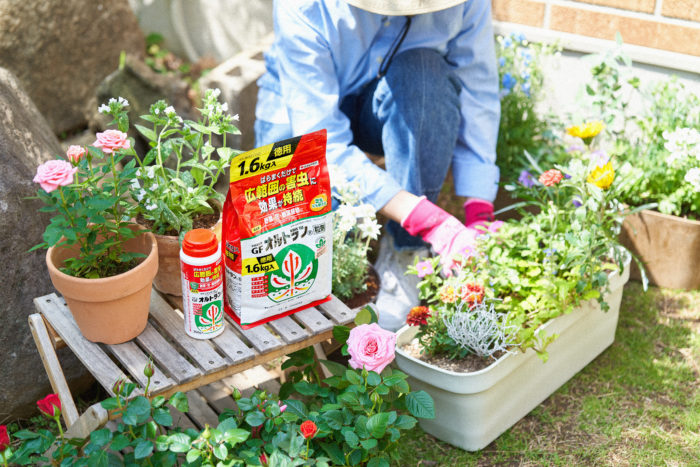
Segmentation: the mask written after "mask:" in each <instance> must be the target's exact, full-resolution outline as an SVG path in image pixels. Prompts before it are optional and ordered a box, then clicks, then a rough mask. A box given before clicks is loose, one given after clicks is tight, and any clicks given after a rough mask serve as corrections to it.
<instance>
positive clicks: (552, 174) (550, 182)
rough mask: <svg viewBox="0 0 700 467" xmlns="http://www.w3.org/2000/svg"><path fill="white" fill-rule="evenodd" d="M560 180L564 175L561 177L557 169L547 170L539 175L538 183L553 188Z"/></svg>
mask: <svg viewBox="0 0 700 467" xmlns="http://www.w3.org/2000/svg"><path fill="white" fill-rule="evenodd" d="M562 178H564V175H562V173H561V172H560V171H558V170H557V169H549V170H548V171H546V172H545V173H543V174H542V175H540V178H539V181H540V183H541V184H542V185H544V186H554V185H556V184H557V183H559V182H561V179H562Z"/></svg>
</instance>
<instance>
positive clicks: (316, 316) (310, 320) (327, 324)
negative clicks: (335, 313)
mask: <svg viewBox="0 0 700 467" xmlns="http://www.w3.org/2000/svg"><path fill="white" fill-rule="evenodd" d="M293 316H294V317H295V318H296V319H298V320H299V321H301V324H303V325H304V327H305V328H306V329H308V330H309V331H310V332H311V333H312V334H318V333H319V332H323V331H327V330H329V329H332V328H333V322H332V321H330V320H329V319H328V318H326V317H325V316H323V315H322V314H321V312H320V311H318V310H317V309H316V308H314V307H311V308H306V309H305V310H301V311H297V312H296V313H294V315H293Z"/></svg>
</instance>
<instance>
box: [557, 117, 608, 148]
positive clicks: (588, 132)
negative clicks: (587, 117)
mask: <svg viewBox="0 0 700 467" xmlns="http://www.w3.org/2000/svg"><path fill="white" fill-rule="evenodd" d="M603 128H605V123H603V122H601V121H600V120H596V121H593V122H585V123H582V124H581V125H574V126H570V127H569V128H567V129H566V132H567V133H568V134H570V135H571V136H576V137H578V138H581V139H582V140H583V142H584V143H586V144H591V141H592V140H593V138H595V137H596V136H597V135H598V133H600V132H601V131H603Z"/></svg>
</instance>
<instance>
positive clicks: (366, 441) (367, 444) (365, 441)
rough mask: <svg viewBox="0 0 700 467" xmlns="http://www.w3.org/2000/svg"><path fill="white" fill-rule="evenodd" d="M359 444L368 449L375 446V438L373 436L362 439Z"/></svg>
mask: <svg viewBox="0 0 700 467" xmlns="http://www.w3.org/2000/svg"><path fill="white" fill-rule="evenodd" d="M360 445H361V446H362V447H363V448H365V449H367V450H368V451H369V450H370V449H374V448H376V447H377V440H376V439H374V438H370V439H363V440H361V441H360Z"/></svg>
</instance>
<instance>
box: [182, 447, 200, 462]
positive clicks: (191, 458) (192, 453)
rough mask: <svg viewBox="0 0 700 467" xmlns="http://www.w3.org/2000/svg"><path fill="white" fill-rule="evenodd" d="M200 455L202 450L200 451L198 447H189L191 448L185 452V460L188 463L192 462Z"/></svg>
mask: <svg viewBox="0 0 700 467" xmlns="http://www.w3.org/2000/svg"><path fill="white" fill-rule="evenodd" d="M201 455H202V451H200V450H199V449H191V450H190V451H189V452H188V453H187V457H185V459H186V460H187V462H188V463H190V464H194V463H195V461H196V460H197V459H199V457H200V456H201Z"/></svg>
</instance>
